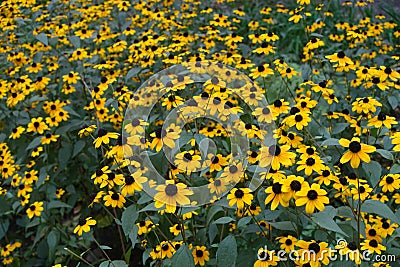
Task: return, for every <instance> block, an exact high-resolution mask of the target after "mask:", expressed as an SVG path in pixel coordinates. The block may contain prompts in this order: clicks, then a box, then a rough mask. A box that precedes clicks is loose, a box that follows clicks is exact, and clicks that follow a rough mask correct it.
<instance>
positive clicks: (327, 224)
mask: <svg viewBox="0 0 400 267" xmlns="http://www.w3.org/2000/svg"><path fill="white" fill-rule="evenodd" d="M336 215H337V210H336V209H335V208H334V207H332V206H326V207H325V209H324V210H323V211H321V212H318V213H315V214H313V215H311V218H312V221H313V222H315V223H316V224H318V225H319V226H320V227H321V228H323V229H327V230H331V231H334V232H336V233H340V234H342V235H344V236H347V234H346V233H345V232H343V230H342V229H341V228H340V227H339V225H337V223H336V222H335V221H334V220H333V218H334V217H335V216H336Z"/></svg>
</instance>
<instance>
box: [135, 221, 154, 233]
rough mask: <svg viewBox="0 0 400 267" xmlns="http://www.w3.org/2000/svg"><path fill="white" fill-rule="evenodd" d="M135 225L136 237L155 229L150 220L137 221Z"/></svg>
mask: <svg viewBox="0 0 400 267" xmlns="http://www.w3.org/2000/svg"><path fill="white" fill-rule="evenodd" d="M136 225H137V227H138V235H143V234H147V233H149V232H150V231H151V230H152V229H153V228H154V227H155V225H154V224H153V223H152V221H150V220H142V221H139V222H138V223H136Z"/></svg>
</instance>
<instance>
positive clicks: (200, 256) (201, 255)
mask: <svg viewBox="0 0 400 267" xmlns="http://www.w3.org/2000/svg"><path fill="white" fill-rule="evenodd" d="M192 255H193V259H194V264H199V265H200V266H204V265H205V264H206V261H209V260H210V253H209V252H208V251H207V248H206V247H205V246H195V247H194V248H193V251H192Z"/></svg>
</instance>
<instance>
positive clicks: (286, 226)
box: [268, 221, 296, 232]
mask: <svg viewBox="0 0 400 267" xmlns="http://www.w3.org/2000/svg"><path fill="white" fill-rule="evenodd" d="M268 224H270V225H271V226H272V227H273V228H276V229H279V230H284V231H294V232H295V231H296V224H295V223H293V222H290V221H282V222H268Z"/></svg>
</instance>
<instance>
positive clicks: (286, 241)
mask: <svg viewBox="0 0 400 267" xmlns="http://www.w3.org/2000/svg"><path fill="white" fill-rule="evenodd" d="M276 240H278V241H279V243H280V248H281V249H283V250H285V251H286V252H290V251H293V250H294V246H295V245H296V242H297V238H296V237H294V236H291V235H288V236H278V237H277V238H276Z"/></svg>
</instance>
